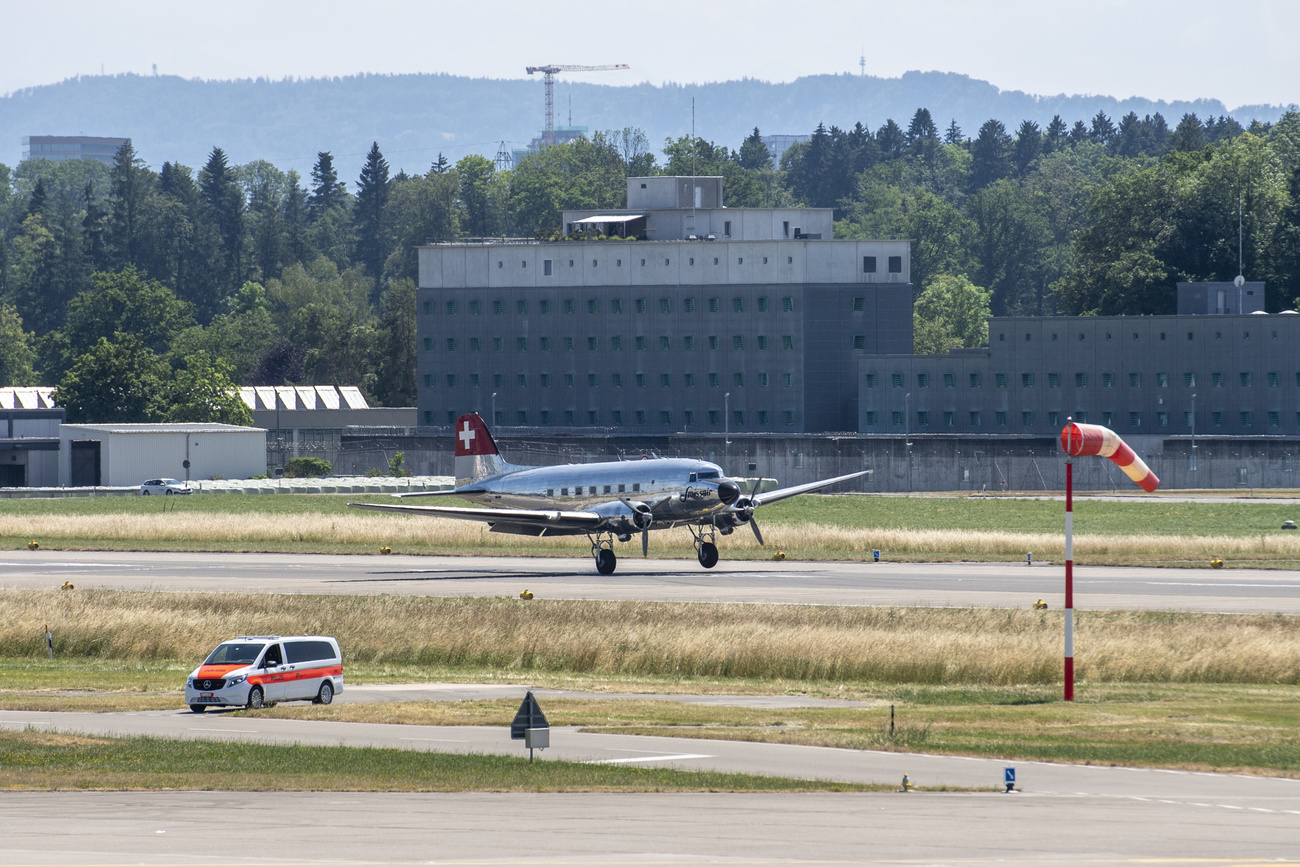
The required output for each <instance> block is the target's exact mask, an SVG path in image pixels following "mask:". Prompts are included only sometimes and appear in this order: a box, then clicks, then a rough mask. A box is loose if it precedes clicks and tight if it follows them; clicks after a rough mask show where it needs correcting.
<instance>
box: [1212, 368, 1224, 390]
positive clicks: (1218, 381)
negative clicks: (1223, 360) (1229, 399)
mask: <svg viewBox="0 0 1300 867" xmlns="http://www.w3.org/2000/svg"><path fill="white" fill-rule="evenodd" d="M1210 388H1223V373H1222V372H1215V373H1211V374H1210Z"/></svg>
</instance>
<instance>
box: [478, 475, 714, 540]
mask: <svg viewBox="0 0 1300 867" xmlns="http://www.w3.org/2000/svg"><path fill="white" fill-rule="evenodd" d="M722 479H723V475H722V468H721V467H719V466H718V465H717V464H713V463H709V462H708V461H698V460H688V459H684V458H651V459H649V460H638V461H608V462H603V463H595V464H564V465H560V466H552V467H514V466H511V467H510V468H509V470H508V471H507V472H506V473H503V474H501V475H498V476H494V477H490V478H486V479H482V480H480V481H478V482H475V483H473V484H472V485H469V486H466V487H467V488H468V490H465V489H461V490H458V491H457V495H458V496H460V497H462V498H464V499H467V500H472V501H474V502H478V503H482V504H484V505H487V506H497V507H502V508H509V509H557V510H575V511H576V510H585V509H592V508H596V507H598V506H601V505H602V504H608V503H611V502H618V501H620V500H626V501H629V502H641V503H645V504H646V505H648V506H649V507H650V510H651V514H653V515H654V520H655V524H656V525H659V526H663V525H665V524H671V523H673V522H675V521H680V520H689V519H692V518H699V517H703V516H707V515H709V514H711V513H713V512H718V511H722V510H724V509H726V508H727V504H726V503H724V502H723V500H722V499H721V497H720V496H719V494H718V483H719V482H721V481H722Z"/></svg>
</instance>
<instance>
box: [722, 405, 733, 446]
mask: <svg viewBox="0 0 1300 867" xmlns="http://www.w3.org/2000/svg"><path fill="white" fill-rule="evenodd" d="M722 437H723V444H724V445H731V392H727V393H726V394H724V395H723V396H722Z"/></svg>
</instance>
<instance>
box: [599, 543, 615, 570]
mask: <svg viewBox="0 0 1300 867" xmlns="http://www.w3.org/2000/svg"><path fill="white" fill-rule="evenodd" d="M617 565H618V558H617V557H615V556H614V552H613V551H611V550H610V549H609V548H601V549H600V550H599V551H597V552H596V571H597V572H599V573H600V574H601V575H613V574H614V567H615V566H617Z"/></svg>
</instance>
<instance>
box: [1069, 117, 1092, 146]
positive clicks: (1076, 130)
mask: <svg viewBox="0 0 1300 867" xmlns="http://www.w3.org/2000/svg"><path fill="white" fill-rule="evenodd" d="M1086 141H1089V138H1088V125H1087V124H1085V123H1084V122H1083V121H1081V120H1076V121H1075V122H1074V126H1072V127H1070V144H1071V145H1078V144H1083V143H1084V142H1086Z"/></svg>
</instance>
